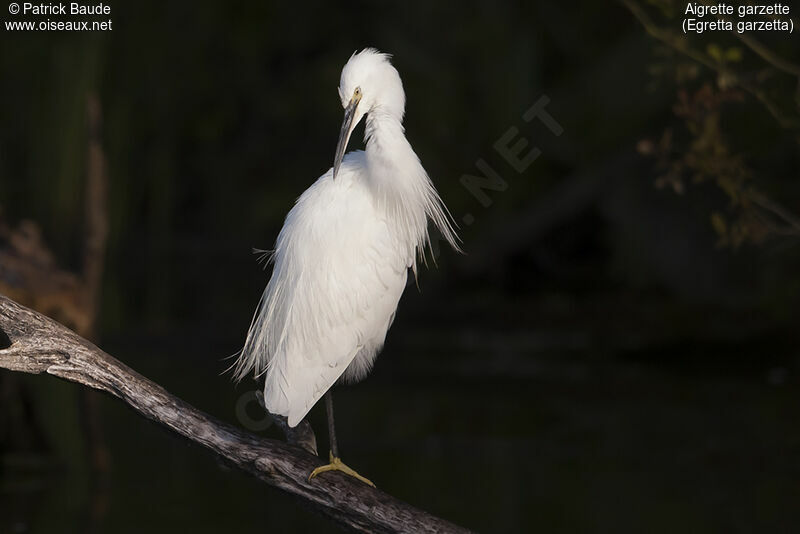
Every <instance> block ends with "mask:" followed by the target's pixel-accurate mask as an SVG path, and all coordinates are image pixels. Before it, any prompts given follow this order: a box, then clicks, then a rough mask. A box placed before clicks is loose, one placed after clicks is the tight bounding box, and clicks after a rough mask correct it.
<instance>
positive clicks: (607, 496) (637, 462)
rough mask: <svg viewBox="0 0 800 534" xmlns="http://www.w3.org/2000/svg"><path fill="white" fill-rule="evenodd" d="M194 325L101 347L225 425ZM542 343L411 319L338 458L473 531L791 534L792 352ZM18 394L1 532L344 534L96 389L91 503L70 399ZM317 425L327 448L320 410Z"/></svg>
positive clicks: (217, 346)
mask: <svg viewBox="0 0 800 534" xmlns="http://www.w3.org/2000/svg"><path fill="white" fill-rule="evenodd" d="M202 331H203V329H199V328H198V329H190V332H193V334H192V335H197V332H202ZM205 331H206V332H209V335H208V336H207V338H202V337H196V338H195V339H193V340H190V342H189V343H190V346H191V347H194V349H195V350H193V351H190V352H189V353H187V352H186V351H185V350H183V351H181V350H179V349H178V347H179V346H180V344H181V343H183V342H185V341H186V340H185V339H173V338H172V337H170V338H163V337H159V336H132V337H131V338H122V339H113V340H109V341H108V343H107V344H106V346H107V348H108V349H109V350H110V351H111V352H112V353H114V354H116V355H118V356H119V357H120V359H122V360H124V361H129V362H136V363H135V366H136V367H137V369H138V370H140V371H141V372H143V373H144V374H145V375H147V376H148V377H150V378H152V379H154V380H156V381H157V382H159V383H161V384H163V385H164V386H165V387H167V388H168V389H170V390H171V391H172V392H174V393H176V394H178V395H179V396H181V397H182V398H184V399H185V400H187V401H189V402H191V403H193V404H195V405H197V406H198V407H200V408H202V409H204V410H206V411H208V412H210V413H212V414H213V415H216V416H218V417H221V418H223V419H226V420H229V421H232V422H235V421H236V419H237V416H236V409H235V406H236V402H237V399H238V398H239V396H240V395H242V394H243V393H246V391H247V390H248V388H249V386H247V385H243V386H240V387H239V388H238V389H236V390H234V388H233V387H232V386H231V384H230V382H229V379H228V377H227V376H220V375H219V371H220V370H221V369H223V368H224V362H220V361H218V359H217V357H218V356H219V355H224V354H226V353H228V352H229V351H230V349H231V347H234V348H235V343H236V342H237V340H235V339H228V338H226V339H220V336H219V335H217V334H215V333H213V331H211V330H205ZM548 332H549V331H545V330H542V331H535V330H524V329H508V328H505V329H504V328H499V327H491V328H490V327H482V326H480V325H473V326H472V327H464V326H454V327H446V328H442V327H439V328H437V330H436V332H433V331H431V330H429V329H426V327H425V326H424V325H417V326H413V325H408V322H406V325H405V326H401V327H400V328H399V329H398V330H397V331H393V333H392V335H391V337H390V341H389V344H388V345H387V348H386V350H385V352H384V353H383V355H382V356H381V357H380V359H379V362H378V365H377V368H376V369H375V372H374V373H373V375H371V376H370V378H369V379H368V380H367V381H365V382H363V383H362V384H359V385H357V386H353V387H339V388H338V390H337V391H336V395H335V399H336V403H337V415H338V429H339V434H340V435H339V439H340V447H341V449H342V454H343V457H344V459H345V461H346V462H348V463H349V464H350V465H351V466H353V467H355V468H356V469H357V470H358V471H360V472H361V473H363V474H365V475H367V476H368V477H370V478H371V479H372V480H374V481H375V482H376V483H377V484H378V486H379V487H381V488H382V489H384V490H386V491H388V492H389V493H391V494H393V495H395V496H397V497H399V498H401V499H404V500H407V501H409V502H411V503H413V504H415V505H417V506H419V507H421V508H423V509H426V510H428V511H430V512H432V513H434V514H437V515H441V516H443V517H446V518H448V519H450V520H453V521H455V522H457V523H460V524H462V525H464V526H467V527H471V528H473V529H476V530H478V531H481V532H508V533H511V532H609V531H614V532H643V531H646V532H664V533H674V532H795V531H796V527H797V525H798V524H800V506H798V503H800V426H799V425H798V424H797V421H798V417H797V416H798V407H800V393H799V392H798V387H797V386H798V383H797V379H796V378H795V376H796V374H795V363H796V360H792V359H791V357H790V358H789V359H788V360H787V359H786V358H785V357H784V356H782V354H784V353H783V352H781V351H780V350H778V351H773V354H777V356H775V357H774V358H769V357H762V358H760V359H758V360H757V361H761V362H763V363H761V364H757V365H756V364H750V363H748V364H740V363H737V361H738V360H737V361H734V360H733V359H726V358H727V357H726V356H725V354H724V352H725V351H726V350H728V349H726V348H725V347H719V346H714V345H711V346H709V347H707V350H708V351H714V350H716V351H717V352H719V353H720V357H719V358H717V359H712V360H711V363H704V364H698V363H697V362H696V360H695V359H694V358H691V357H686V355H685V354H683V355H682V354H678V352H680V351H681V350H682V349H681V348H680V347H673V348H668V349H667V353H669V352H670V351H674V353H673V354H667V356H670V357H669V358H665V362H666V363H660V362H659V359H658V358H653V357H652V354H650V357H649V358H648V360H647V361H646V362H645V361H642V360H641V359H640V358H638V356H637V354H636V353H635V351H634V352H630V353H629V354H628V355H627V356H618V357H614V358H609V357H606V356H602V355H597V354H596V353H595V352H593V351H592V349H591V347H590V345H591V340H589V339H587V338H586V337H585V336H584V337H582V336H581V335H579V334H576V333H572V334H570V335H565V336H564V337H563V338H559V337H557V336H556V337H554V336H553V334H552V333H548ZM692 350H698V349H697V348H696V347H695V348H693V349H692ZM704 350H705V349H704ZM768 350H771V349H765V348H764V347H763V345H755V346H742V347H740V351H739V352H740V353H745V354H750V353H753V354H755V353H758V352H759V351H768ZM790 353H791V351H790ZM740 355H741V354H740ZM26 383H28V384H29V385H30V386H31V388H32V389H33V391H34V392H35V394H36V397H37V399H38V400H39V401H40V404H39V406H38V410H39V411H40V413H41V418H42V421H43V426H44V427H45V429H46V432H47V436H48V440H49V442H50V443H51V446H52V448H53V450H52V454H50V455H45V456H44V457H42V458H38V457H36V456H25V457H12V458H11V459H10V460H8V461H7V465H6V466H5V469H4V474H3V478H2V481H0V482H1V483H2V486H1V487H2V493H0V495H1V496H2V503H1V504H0V509H2V515H0V526H1V527H2V532H18V533H27V532H31V533H51V532H59V533H60V532H92V531H95V532H114V533H134V532H135V533H138V532H153V533H159V532H164V533H168V532H170V533H171V532H195V533H203V532H209V533H217V532H221V531H225V532H264V531H271V532H335V531H336V529H335V528H334V527H332V526H331V525H330V524H329V523H328V522H327V521H325V520H323V519H321V518H318V517H317V516H315V515H314V514H312V513H310V512H309V511H308V510H306V509H304V508H303V507H302V506H301V505H299V504H298V503H297V502H296V501H294V500H293V499H291V498H289V497H287V496H285V495H283V494H281V493H279V492H277V491H275V490H273V489H271V488H269V487H267V486H265V485H263V484H261V483H259V482H257V481H255V480H253V479H251V478H249V477H248V476H246V475H244V474H241V473H238V472H236V471H232V470H230V469H229V468H228V467H226V466H225V465H223V464H221V463H220V462H218V461H217V460H215V459H214V458H213V457H212V456H210V455H209V454H207V453H206V452H205V451H203V450H201V449H199V448H197V447H195V446H192V445H189V444H188V443H186V442H184V441H183V440H181V439H178V438H176V437H174V436H173V435H171V434H170V433H168V432H166V431H164V430H162V429H161V428H159V427H157V426H155V425H153V424H151V423H149V422H147V421H145V420H144V419H142V418H140V417H138V416H137V415H135V414H134V413H133V412H132V411H131V410H129V409H127V408H126V407H125V406H123V405H122V404H121V403H119V402H118V401H115V400H113V399H111V398H108V397H105V396H104V397H102V402H101V413H102V421H103V425H104V433H105V436H106V440H107V446H108V449H109V451H110V453H111V470H110V476H109V480H108V483H107V487H105V488H100V489H97V490H96V491H94V492H92V491H90V490H89V488H90V487H91V486H92V483H91V479H90V476H89V469H88V468H87V462H86V460H85V449H84V442H83V434H82V432H81V429H80V428H81V427H80V425H79V423H78V415H77V400H76V399H77V388H76V387H74V386H72V385H71V384H66V383H64V382H61V381H59V380H56V379H53V378H47V377H30V378H29V379H27V378H26ZM252 415H254V416H255V415H257V414H255V413H253V414H252ZM311 421H312V424H313V425H314V427H315V428H316V429H317V431H318V437H319V439H320V440H321V441H322V443H321V445H322V448H323V449H324V448H325V443H324V441H325V436H324V430H323V429H324V423H323V419H322V413H321V411H320V410H319V408H316V409H315V410H314V412H312V415H311ZM265 434H266V435H272V429H270V430H268V431H267V432H266V433H265Z"/></svg>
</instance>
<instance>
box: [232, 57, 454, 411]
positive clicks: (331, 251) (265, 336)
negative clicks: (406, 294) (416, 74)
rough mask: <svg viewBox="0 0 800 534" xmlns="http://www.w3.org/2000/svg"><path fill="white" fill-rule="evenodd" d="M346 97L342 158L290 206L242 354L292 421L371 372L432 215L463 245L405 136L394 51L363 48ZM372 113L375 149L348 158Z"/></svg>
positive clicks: (345, 81) (271, 402)
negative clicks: (341, 383) (356, 131)
mask: <svg viewBox="0 0 800 534" xmlns="http://www.w3.org/2000/svg"><path fill="white" fill-rule="evenodd" d="M339 96H340V98H341V100H342V105H343V107H345V108H346V113H345V124H344V125H343V129H342V138H340V147H339V148H337V158H336V160H337V161H336V162H335V163H334V167H333V168H332V169H330V170H329V171H328V172H326V173H325V174H324V175H322V176H321V177H320V178H319V179H317V181H316V182H315V183H314V184H313V185H312V186H311V187H309V188H308V189H307V190H306V191H305V192H304V193H303V194H302V195H301V196H300V198H299V199H298V200H297V203H296V204H295V206H294V207H293V208H292V209H291V211H290V212H289V214H288V215H287V217H286V221H285V222H284V225H283V228H282V230H281V232H280V234H279V236H278V240H277V243H276V245H275V250H274V253H273V254H272V260H273V261H274V268H273V272H272V278H271V279H270V281H269V284H268V285H267V287H266V289H265V290H264V294H263V296H262V297H261V302H260V303H259V306H258V309H257V310H256V313H255V316H254V317H253V321H252V324H251V325H250V330H249V332H248V334H247V340H246V341H245V345H244V348H243V350H242V352H241V354H240V356H239V359H238V361H237V362H236V369H235V374H236V377H237V378H242V377H244V376H246V375H247V374H249V373H251V372H255V373H256V374H257V375H260V374H264V375H265V384H264V400H265V405H266V407H267V409H268V410H269V411H270V412H272V413H274V414H278V415H284V416H286V417H288V423H289V425H290V426H295V425H297V424H298V423H299V422H300V421H301V420H302V419H303V417H305V415H306V414H307V413H308V411H309V410H310V409H311V407H312V406H314V404H315V403H316V402H317V401H318V400H319V399H320V398H321V397H322V395H323V394H324V393H325V392H326V391H327V390H328V389H329V388H330V387H331V386H332V385H333V384H334V383H335V382H336V381H337V380H339V379H340V378H341V379H343V380H345V381H357V380H360V379H362V378H363V377H364V376H365V375H366V374H367V373H368V372H369V370H370V368H371V367H372V363H373V361H374V359H375V356H376V355H377V353H378V351H379V350H380V349H381V347H382V346H383V342H384V339H385V337H386V332H387V330H388V329H389V327H390V326H391V323H392V320H393V319H394V314H395V311H396V309H397V304H398V301H399V300H400V296H401V294H402V293H403V290H404V288H405V285H406V278H407V274H408V269H409V268H412V269H414V270H415V272H416V260H417V257H418V255H419V256H422V255H423V254H424V249H425V247H426V245H427V244H429V238H428V229H427V228H428V219H430V220H432V221H433V223H434V224H435V225H436V226H437V227H438V229H439V231H440V232H441V233H442V235H443V236H444V238H445V239H446V240H447V241H448V242H449V243H450V245H451V246H453V247H454V248H456V249H457V248H458V247H457V244H456V239H457V237H456V235H455V232H454V231H453V228H452V225H451V222H450V221H451V218H450V216H449V213H448V212H447V209H446V208H445V207H444V205H443V203H442V201H441V199H440V198H439V195H438V194H437V192H436V189H435V188H434V187H433V184H432V183H431V181H430V179H429V178H428V175H427V173H426V172H425V169H424V168H423V167H422V164H421V163H420V161H419V158H418V157H417V155H416V154H415V153H414V150H413V149H412V148H411V145H410V144H409V143H408V141H407V140H406V138H405V134H404V129H403V125H402V121H403V114H404V110H405V94H404V92H403V86H402V82H401V81H400V76H399V75H398V73H397V71H396V70H395V68H394V67H393V66H392V65H391V63H390V62H389V56H388V55H386V54H381V53H379V52H377V51H376V50H374V49H366V50H364V51H362V52H359V53H356V54H353V56H352V57H351V58H350V60H349V61H348V62H347V64H346V65H345V66H344V69H343V70H342V76H341V81H340V85H339ZM365 115H366V117H367V119H366V121H367V125H366V135H365V138H366V151H357V152H350V153H348V154H347V155H346V156H344V158H343V159H341V154H343V152H344V149H345V148H346V145H347V141H348V139H349V136H350V133H351V132H352V130H353V128H354V127H355V126H356V124H357V123H358V122H359V120H360V119H361V118H362V117H363V116H365ZM340 159H341V166H339V160H340ZM334 175H335V176H334Z"/></svg>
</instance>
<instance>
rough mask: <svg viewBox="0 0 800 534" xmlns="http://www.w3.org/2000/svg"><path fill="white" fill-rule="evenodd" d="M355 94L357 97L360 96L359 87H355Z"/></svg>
mask: <svg viewBox="0 0 800 534" xmlns="http://www.w3.org/2000/svg"><path fill="white" fill-rule="evenodd" d="M355 93H356V94H357V95H360V94H361V88H360V87H356V91H355Z"/></svg>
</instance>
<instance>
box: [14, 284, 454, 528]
mask: <svg viewBox="0 0 800 534" xmlns="http://www.w3.org/2000/svg"><path fill="white" fill-rule="evenodd" d="M0 368H5V369H9V370H12V371H20V372H23V373H31V374H42V373H47V374H51V375H54V376H57V377H59V378H63V379H65V380H69V381H71V382H77V383H79V384H83V385H85V386H89V387H91V388H94V389H99V390H101V391H105V392H106V393H110V394H111V395H113V396H114V397H117V398H118V399H120V400H122V401H123V402H125V403H126V404H128V405H129V406H130V407H131V408H133V409H134V410H135V411H136V412H138V413H139V414H140V415H142V416H144V417H146V418H148V419H150V420H152V421H155V422H157V423H160V424H161V425H163V426H165V427H167V428H168V429H170V430H172V431H173V432H175V433H177V434H180V435H181V436H183V437H185V438H187V439H189V440H190V441H193V442H195V443H197V444H199V445H201V446H202V447H204V448H206V449H208V450H209V451H212V452H214V453H216V454H218V455H219V456H221V457H222V458H224V459H225V460H227V461H228V462H230V463H231V464H233V465H234V466H236V467H238V468H239V469H241V470H243V471H246V472H247V473H250V474H251V475H254V476H255V477H257V478H259V479H261V480H262V481H264V482H266V483H267V484H270V485H271V486H275V487H276V488H278V489H280V490H283V491H285V492H287V493H289V494H291V495H293V496H295V497H297V498H299V499H300V500H301V501H303V502H305V503H306V504H308V505H310V506H311V507H312V508H313V509H315V510H316V511H318V512H320V513H321V514H322V515H324V516H326V517H328V518H330V519H332V520H333V521H335V522H336V523H338V524H339V525H340V526H342V527H344V528H346V529H348V530H351V531H354V532H381V533H396V532H429V533H433V532H438V533H466V532H469V531H467V530H466V529H463V528H461V527H458V526H456V525H453V524H451V523H448V522H447V521H444V520H443V519H439V518H437V517H434V516H432V515H430V514H428V513H426V512H423V511H421V510H418V509H416V508H414V507H413V506H411V505H409V504H407V503H404V502H402V501H400V500H398V499H395V498H394V497H392V496H390V495H387V494H386V493H384V492H382V491H380V490H377V489H374V488H371V487H369V486H367V485H365V484H362V483H361V482H359V481H357V480H355V479H353V478H350V477H348V476H346V475H343V474H341V473H326V474H325V475H324V476H323V477H320V478H316V479H314V480H313V481H311V482H309V481H308V480H307V478H308V474H309V473H310V472H311V470H312V469H314V468H315V467H317V466H318V465H320V464H321V463H322V462H321V461H320V459H319V458H317V457H315V456H312V455H310V454H308V453H306V452H305V451H303V450H301V449H299V448H297V447H293V446H291V445H288V444H286V443H283V442H281V441H277V440H271V439H264V438H260V437H258V436H254V435H252V434H248V433H246V432H244V431H242V430H240V429H238V428H236V427H234V426H231V425H229V424H227V423H223V422H221V421H218V420H216V419H214V418H212V417H211V416H209V415H207V414H205V413H203V412H201V411H200V410H198V409H196V408H194V407H193V406H191V405H189V404H187V403H186V402H184V401H182V400H181V399H179V398H177V397H175V396H174V395H172V394H170V393H169V392H167V391H166V390H165V389H164V388H163V387H161V386H159V385H158V384H156V383H154V382H152V381H150V380H148V379H147V378H145V377H143V376H142V375H140V374H138V373H137V372H136V371H134V370H133V369H130V368H129V367H127V366H126V365H124V364H123V363H121V362H119V361H118V360H116V359H114V358H113V357H111V356H109V355H108V354H106V353H105V352H103V351H102V350H100V349H99V348H97V347H96V346H94V345H93V344H92V343H90V342H89V341H87V340H85V339H83V338H81V337H80V336H78V335H77V334H75V333H74V332H72V331H70V330H68V329H67V328H66V327H64V326H62V325H60V324H58V323H56V322H55V321H53V320H51V319H49V318H47V317H45V316H43V315H41V314H39V313H37V312H35V311H33V310H30V309H28V308H25V307H24V306H21V305H20V304H17V303H16V302H14V301H13V300H11V299H9V298H7V297H5V296H2V295H0Z"/></svg>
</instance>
